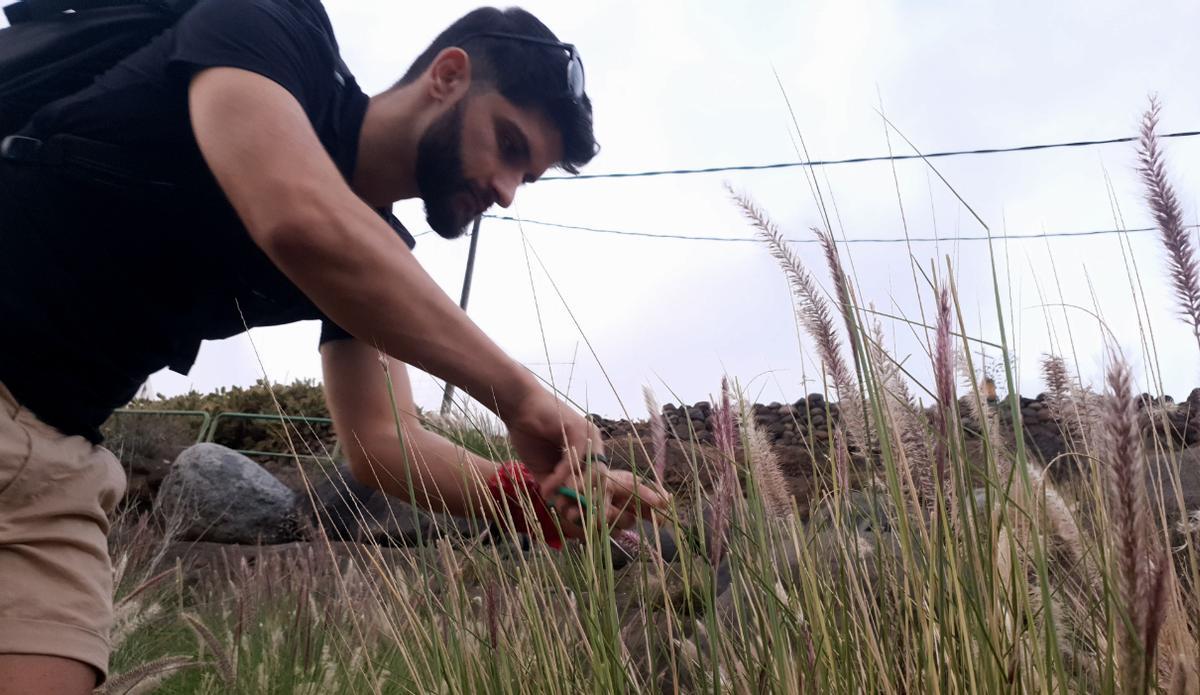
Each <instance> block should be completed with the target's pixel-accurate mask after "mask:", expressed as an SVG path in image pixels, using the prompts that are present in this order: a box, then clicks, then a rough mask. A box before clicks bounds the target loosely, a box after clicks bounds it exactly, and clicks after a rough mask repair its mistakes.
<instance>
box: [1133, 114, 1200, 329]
mask: <svg viewBox="0 0 1200 695" xmlns="http://www.w3.org/2000/svg"><path fill="white" fill-rule="evenodd" d="M1160 108H1161V107H1160V104H1159V103H1158V99H1157V98H1155V97H1150V108H1148V109H1147V110H1146V113H1145V114H1144V115H1143V116H1142V128H1141V136H1140V137H1139V138H1138V151H1137V155H1138V174H1140V175H1141V178H1142V183H1143V184H1145V186H1146V203H1147V204H1149V206H1150V212H1151V213H1153V215H1154V224H1155V226H1157V227H1158V233H1159V236H1160V238H1161V239H1162V243H1163V246H1164V247H1166V249H1167V265H1168V267H1169V269H1170V273H1171V284H1172V285H1173V289H1174V290H1175V300H1176V301H1177V302H1178V303H1179V309H1180V311H1181V312H1182V313H1183V318H1184V320H1186V321H1187V322H1188V323H1189V324H1190V325H1191V327H1192V334H1193V335H1194V336H1195V338H1196V344H1197V346H1198V347H1200V264H1198V263H1197V260H1196V249H1195V247H1194V246H1192V240H1191V238H1190V237H1189V236H1188V234H1187V231H1186V228H1185V227H1184V224H1183V210H1182V208H1181V207H1180V205H1179V199H1178V198H1176V197H1175V189H1174V187H1173V186H1171V182H1170V181H1168V180H1167V171H1166V162H1165V160H1164V157H1163V152H1162V149H1161V148H1160V146H1159V145H1160V143H1159V140H1158V134H1157V132H1156V131H1157V130H1158V114H1159V110H1160Z"/></svg>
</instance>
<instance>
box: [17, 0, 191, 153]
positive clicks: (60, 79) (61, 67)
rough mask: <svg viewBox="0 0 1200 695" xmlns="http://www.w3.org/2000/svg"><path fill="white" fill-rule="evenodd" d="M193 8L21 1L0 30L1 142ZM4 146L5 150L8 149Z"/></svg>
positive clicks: (125, 1)
mask: <svg viewBox="0 0 1200 695" xmlns="http://www.w3.org/2000/svg"><path fill="white" fill-rule="evenodd" d="M196 2H197V0H20V1H19V2H16V3H13V4H11V5H9V6H7V7H5V8H4V14H5V16H6V17H7V18H8V22H9V25H10V26H8V27H5V28H3V29H0V139H4V138H5V137H6V136H8V135H11V134H14V133H17V132H18V131H20V130H21V128H23V127H24V126H25V124H26V123H27V122H28V121H29V118H30V117H31V116H32V115H33V114H34V112H35V111H37V110H38V109H39V108H41V107H42V106H44V105H46V104H49V103H50V102H52V101H55V100H57V99H59V98H61V97H65V96H68V95H70V94H73V93H75V92H77V91H79V90H81V89H83V88H84V87H87V86H88V85H90V84H91V83H92V81H93V80H94V79H95V78H96V76H98V75H99V74H101V73H102V72H104V71H106V70H108V69H109V68H111V67H112V66H113V65H116V64H117V63H118V62H120V61H121V59H123V58H125V57H126V56H128V55H130V54H131V53H133V52H134V51H136V50H137V49H139V48H141V47H142V46H144V45H146V44H147V43H149V42H150V40H151V39H153V38H154V37H155V36H157V35H158V34H160V33H161V32H162V31H163V30H165V29H167V28H168V27H170V26H171V25H172V24H174V23H175V22H176V21H177V20H178V19H179V18H180V17H181V16H183V14H184V13H185V12H187V11H188V10H189V9H191V7H192V6H193V5H195V4H196ZM7 144H10V143H6V145H7Z"/></svg>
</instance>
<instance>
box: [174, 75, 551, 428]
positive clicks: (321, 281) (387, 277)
mask: <svg viewBox="0 0 1200 695" xmlns="http://www.w3.org/2000/svg"><path fill="white" fill-rule="evenodd" d="M189 104H190V110H191V118H192V127H193V129H194V131H195V134H196V140H197V142H198V143H199V145H200V150H201V152H202V153H203V155H204V158H205V161H206V162H207V164H208V166H209V168H210V169H211V170H212V172H213V174H214V175H215V176H216V179H217V181H218V183H219V184H220V186H221V188H222V190H223V191H224V192H225V194H226V195H227V196H228V198H229V200H230V202H231V203H232V204H233V207H234V208H235V209H236V210H237V212H238V215H239V216H240V217H241V219H242V222H243V223H244V224H245V225H246V228H247V230H248V231H249V233H250V236H251V237H252V238H253V239H254V241H255V243H256V244H257V245H258V246H259V247H260V248H261V249H262V250H263V251H264V252H265V253H266V254H267V256H268V257H269V258H270V259H271V261H272V262H273V263H274V264H275V265H276V266H278V267H279V269H280V270H281V271H283V273H284V274H285V275H287V276H288V278H289V279H291V281H292V282H294V283H295V284H296V286H297V287H299V288H300V289H301V290H302V291H303V292H304V293H305V294H306V295H307V296H308V297H309V298H310V299H311V300H312V301H313V302H314V303H315V304H316V305H317V306H318V307H319V308H320V309H321V310H322V311H323V312H325V313H326V314H327V315H328V316H330V317H331V318H332V319H333V320H334V321H336V322H337V323H338V324H339V325H341V326H342V327H343V328H345V329H346V330H347V331H349V332H350V333H352V334H353V335H355V336H357V337H358V338H360V339H362V340H365V341H368V342H370V343H372V344H376V345H379V346H380V347H381V348H382V349H384V350H385V351H386V352H387V353H388V354H390V355H392V356H395V357H397V358H399V359H401V360H403V361H405V362H408V363H410V364H413V365H417V366H419V367H420V368H421V369H424V370H426V371H428V372H431V373H433V374H436V375H437V376H440V377H442V378H444V379H447V380H448V381H450V382H452V383H454V384H456V385H458V386H460V387H461V388H463V389H464V390H465V391H467V392H468V393H470V394H471V395H472V396H474V397H475V398H476V399H478V400H479V401H480V402H482V403H484V404H485V405H487V406H489V407H492V408H494V409H501V410H516V409H518V408H519V401H520V400H521V399H523V398H525V397H527V396H528V395H529V394H530V393H533V392H535V391H541V390H542V389H541V387H540V386H538V385H537V383H536V381H535V380H534V379H533V377H532V376H531V375H529V374H528V372H526V370H525V369H524V368H522V367H521V366H520V365H518V364H517V363H515V362H514V361H513V360H511V359H510V358H509V357H508V356H507V355H505V354H504V352H503V351H502V350H500V348H499V347H497V346H496V345H495V343H493V342H492V341H491V340H490V339H489V338H488V337H487V336H486V335H485V334H484V333H483V332H482V331H481V330H480V329H479V328H478V327H477V326H476V325H475V324H474V323H473V322H472V321H471V320H470V319H469V318H468V317H467V315H466V314H465V313H464V312H463V311H462V310H461V309H459V307H458V306H457V305H456V304H455V303H454V302H453V301H451V300H450V298H449V297H447V296H446V294H445V293H444V292H442V290H441V288H440V287H438V286H437V284H436V283H435V282H434V281H433V279H432V278H430V277H429V275H428V274H427V273H426V272H425V270H424V269H423V268H421V266H420V264H419V263H418V262H417V260H416V259H415V258H414V257H413V255H412V253H411V252H410V251H409V249H408V247H407V246H406V245H405V244H404V242H403V241H402V240H401V239H400V238H399V237H397V235H396V234H395V232H393V231H392V229H391V228H390V227H389V226H388V225H387V223H385V222H384V221H383V220H381V219H380V218H379V216H378V215H377V214H376V213H375V212H374V211H373V210H371V208H370V207H368V206H367V205H366V204H365V203H364V202H363V201H362V200H361V199H359V198H358V196H357V195H355V194H354V192H353V191H352V190H351V189H350V187H349V185H348V184H347V183H346V182H345V180H344V179H343V177H342V175H341V173H340V172H339V171H338V170H337V167H336V166H335V165H334V163H333V161H332V159H330V157H329V155H328V154H327V153H326V152H325V150H324V149H323V148H322V146H321V143H320V141H319V140H318V139H317V135H316V133H315V132H314V131H313V128H312V126H311V124H310V123H309V121H308V117H307V116H306V114H305V113H304V110H303V109H302V108H301V106H300V104H299V103H298V102H297V101H296V99H295V98H294V97H293V96H292V95H291V93H289V92H288V91H287V90H286V89H284V88H283V87H281V86H280V85H278V84H276V83H275V82H273V81H271V80H269V79H267V78H265V77H262V76H260V75H257V74H254V73H252V72H248V71H245V70H239V69H236V68H210V69H208V70H205V71H203V72H201V73H200V74H199V75H197V76H196V77H195V78H194V79H193V80H192V83H191V87H190V91H189Z"/></svg>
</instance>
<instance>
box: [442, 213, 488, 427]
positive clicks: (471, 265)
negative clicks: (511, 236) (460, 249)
mask: <svg viewBox="0 0 1200 695" xmlns="http://www.w3.org/2000/svg"><path fill="white" fill-rule="evenodd" d="M482 222H483V216H482V215H481V216H478V217H476V218H475V226H474V227H472V228H471V248H470V249H469V250H468V251H467V272H466V275H465V276H464V277H463V288H462V298H461V299H459V300H458V305H459V306H460V307H462V310H463V311H466V310H467V300H468V299H470V298H471V276H472V275H474V274H475V249H476V248H477V247H478V246H479V225H480V224H481V223H482ZM453 399H454V384H451V383H450V382H446V393H445V395H443V396H442V415H445V414H447V413H449V412H450V402H451V401H452V400H453Z"/></svg>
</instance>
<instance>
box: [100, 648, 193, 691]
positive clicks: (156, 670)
mask: <svg viewBox="0 0 1200 695" xmlns="http://www.w3.org/2000/svg"><path fill="white" fill-rule="evenodd" d="M199 665H201V663H200V662H199V661H193V660H192V658H191V657H189V656H164V657H162V658H160V659H154V660H153V661H147V662H146V663H144V664H139V665H138V666H135V667H133V668H131V669H129V670H128V671H126V672H124V673H120V674H117V675H115V676H112V677H111V678H109V679H108V680H107V681H105V682H104V685H102V686H100V687H99V688H96V689H95V690H93V691H92V693H93V695H139V694H140V693H150V692H154V690H155V689H157V688H158V686H159V685H161V684H162V682H163V681H165V680H166V679H168V678H170V677H171V676H173V675H175V672H176V671H178V670H180V669H184V668H191V667H195V666H199Z"/></svg>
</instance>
